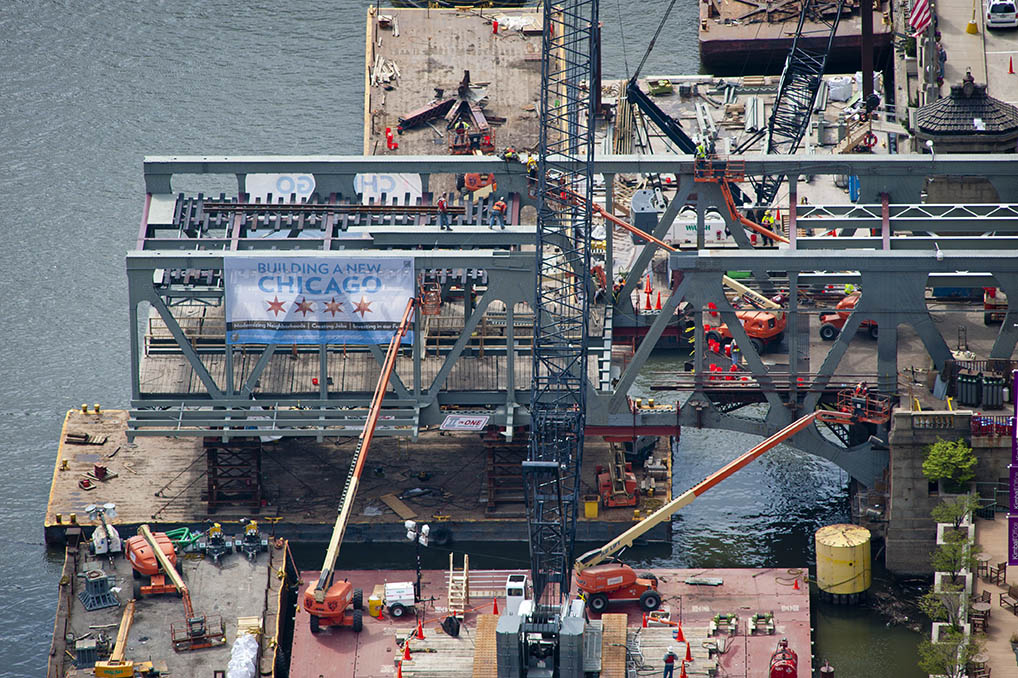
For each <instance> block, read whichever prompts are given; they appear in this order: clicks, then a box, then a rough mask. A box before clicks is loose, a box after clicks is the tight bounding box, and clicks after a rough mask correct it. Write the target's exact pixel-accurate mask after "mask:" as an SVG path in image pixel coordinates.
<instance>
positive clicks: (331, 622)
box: [304, 299, 414, 633]
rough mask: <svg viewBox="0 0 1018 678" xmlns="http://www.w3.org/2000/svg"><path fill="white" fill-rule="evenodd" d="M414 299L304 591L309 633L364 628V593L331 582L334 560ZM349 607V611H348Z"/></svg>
mask: <svg viewBox="0 0 1018 678" xmlns="http://www.w3.org/2000/svg"><path fill="white" fill-rule="evenodd" d="M413 308H414V300H413V299H410V300H408V301H407V305H406V310H405V311H403V319H402V320H401V321H400V323H399V327H397V328H396V333H395V334H394V335H393V336H392V339H391V340H390V341H389V350H388V351H387V352H386V354H385V362H384V363H383V364H382V372H381V374H379V375H378V384H377V385H376V386H375V395H374V396H373V397H372V399H371V407H370V409H369V410H368V418H367V421H365V422H364V430H363V431H361V435H360V441H359V442H358V443H357V450H356V452H354V455H353V459H352V460H351V461H350V471H349V473H348V474H347V478H346V489H345V490H343V499H342V501H341V502H340V505H339V516H338V517H337V518H336V524H335V526H333V528H332V538H331V539H330V540H329V548H328V550H327V551H326V552H325V562H324V563H323V564H322V574H321V576H320V577H318V583H317V584H315V586H314V588H312V587H310V586H309V587H308V588H307V590H306V591H305V592H304V609H305V610H307V612H308V614H309V615H310V616H311V622H310V623H311V633H318V631H319V630H320V629H321V628H322V627H323V626H348V627H350V628H352V629H353V630H354V631H355V632H357V633H359V632H360V631H361V629H363V628H364V617H363V614H364V613H363V611H362V608H363V606H364V593H363V592H362V591H361V590H360V589H355V588H354V587H353V585H352V584H350V582H348V581H345V580H343V581H338V582H334V581H333V578H334V576H335V574H336V572H335V567H336V559H337V557H338V556H339V547H340V545H341V544H342V543H343V535H344V533H345V532H346V524H347V522H348V521H349V520H350V513H351V512H352V511H353V501H354V497H355V496H356V495H357V485H358V484H359V483H360V478H361V471H362V470H363V469H364V460H365V459H366V455H367V451H368V448H369V447H371V439H372V437H373V436H374V434H375V426H376V425H377V424H378V415H379V413H380V412H381V409H382V400H383V399H384V398H385V389H386V388H388V386H389V377H390V376H392V369H393V367H394V366H395V364H396V356H397V354H398V353H399V342H400V339H402V338H403V335H404V334H406V332H407V329H408V328H409V327H410V322H411V320H412V318H413V313H412V311H413ZM350 608H353V609H352V610H351V609H350Z"/></svg>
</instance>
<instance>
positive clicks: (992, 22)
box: [986, 0, 1018, 28]
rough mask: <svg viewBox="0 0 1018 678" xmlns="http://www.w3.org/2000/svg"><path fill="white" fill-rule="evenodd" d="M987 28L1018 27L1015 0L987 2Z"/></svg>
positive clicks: (1017, 12)
mask: <svg viewBox="0 0 1018 678" xmlns="http://www.w3.org/2000/svg"><path fill="white" fill-rule="evenodd" d="M986 27H987V28H1015V27H1018V7H1016V6H1015V0H987V4H986Z"/></svg>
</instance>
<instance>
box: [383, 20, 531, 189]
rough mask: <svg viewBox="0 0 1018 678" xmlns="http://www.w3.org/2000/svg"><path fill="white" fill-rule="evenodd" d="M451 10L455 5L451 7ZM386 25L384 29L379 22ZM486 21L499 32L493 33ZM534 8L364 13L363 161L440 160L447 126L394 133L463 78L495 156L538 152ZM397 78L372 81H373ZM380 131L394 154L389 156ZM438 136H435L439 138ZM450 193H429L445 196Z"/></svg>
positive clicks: (440, 122) (450, 93)
mask: <svg viewBox="0 0 1018 678" xmlns="http://www.w3.org/2000/svg"><path fill="white" fill-rule="evenodd" d="M453 4H455V3H453ZM381 16H385V17H389V18H391V19H392V21H391V23H390V22H389V21H386V22H385V26H383V25H382V24H381V23H380V21H379V17H381ZM493 20H498V21H499V24H500V29H499V31H498V32H497V33H494V32H493V31H492V27H493V26H492V23H493ZM541 26H542V14H541V10H540V8H522V9H501V8H500V9H490V10H483V11H478V10H475V9H463V10H459V9H406V8H381V9H374V8H371V9H369V10H368V14H367V30H366V47H365V69H364V70H365V75H364V78H365V80H364V137H363V138H364V154H365V155H387V154H389V155H391V154H402V155H446V154H447V153H448V152H449V137H450V134H451V132H450V131H449V130H446V121H445V120H444V119H442V118H438V119H436V120H434V121H433V124H434V127H435V128H437V130H436V129H433V128H432V127H429V126H428V125H426V124H425V125H421V126H420V127H417V128H416V129H413V130H408V131H406V132H405V133H404V134H397V131H396V130H397V127H399V124H400V118H402V117H405V116H406V115H407V114H409V113H411V112H413V111H416V110H418V109H420V108H421V107H423V106H425V105H427V104H428V103H429V102H431V101H433V100H435V99H437V98H439V97H438V96H436V94H437V93H436V90H437V89H441V90H442V91H443V94H442V97H449V96H453V95H455V93H456V88H457V85H459V83H460V82H461V81H462V79H463V73H464V71H469V72H470V82H471V83H473V84H475V85H483V86H484V88H485V90H486V96H487V102H486V105H485V106H483V110H484V112H485V115H486V117H488V118H489V119H493V121H494V124H493V126H492V133H493V136H494V145H495V147H496V148H497V149H498V151H501V150H502V149H503V148H505V147H506V146H509V145H513V146H515V147H516V148H517V150H523V149H528V150H533V149H535V148H536V147H537V143H538V133H539V130H540V120H539V119H538V112H537V100H538V93H539V92H540V89H541ZM392 63H394V64H395V68H396V69H397V71H398V75H396V76H395V77H392V78H388V77H383V78H381V79H380V78H377V77H375V76H376V74H382V73H388V72H393V71H392V70H391V68H390V67H389V64H392ZM386 129H389V130H391V132H392V134H393V135H394V138H395V140H396V142H398V144H399V148H398V149H389V148H388V144H387V143H386V134H385V131H386ZM440 135H441V136H440ZM449 188H451V187H442V188H441V189H440V188H439V187H432V190H449Z"/></svg>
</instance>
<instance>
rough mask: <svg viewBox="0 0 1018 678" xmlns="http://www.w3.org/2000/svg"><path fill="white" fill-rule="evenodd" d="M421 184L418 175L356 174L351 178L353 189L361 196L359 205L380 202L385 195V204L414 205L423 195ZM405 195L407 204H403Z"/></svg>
mask: <svg viewBox="0 0 1018 678" xmlns="http://www.w3.org/2000/svg"><path fill="white" fill-rule="evenodd" d="M422 186H423V184H422V183H421V175H420V174H367V173H365V174H358V175H356V176H355V177H354V178H353V189H354V190H355V191H357V192H358V193H360V194H361V204H364V205H367V204H369V203H370V202H374V203H375V204H376V205H377V204H379V203H380V202H381V201H382V194H383V193H384V194H385V200H386V204H389V205H392V204H393V202H394V201H395V204H397V205H404V204H410V205H416V204H417V200H418V198H420V197H421V195H423V188H422ZM407 194H409V195H410V200H409V202H405V201H404V199H405V198H406V196H407Z"/></svg>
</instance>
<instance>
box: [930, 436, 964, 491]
mask: <svg viewBox="0 0 1018 678" xmlns="http://www.w3.org/2000/svg"><path fill="white" fill-rule="evenodd" d="M975 465H976V454H975V452H973V451H972V448H971V447H969V446H968V445H966V444H965V441H964V440H962V439H961V438H959V439H958V440H955V441H950V440H944V439H942V438H937V442H935V443H933V444H932V445H930V446H929V448H927V450H926V460H925V461H924V462H923V475H924V476H926V477H927V478H928V479H929V480H933V481H936V480H943V481H944V482H945V483H946V484H947V485H948V487H949V488H950V489H952V490H961V489H963V488H964V486H965V484H966V483H968V482H969V481H970V480H972V479H973V478H975V477H976V472H975V468H974V467H975Z"/></svg>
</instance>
